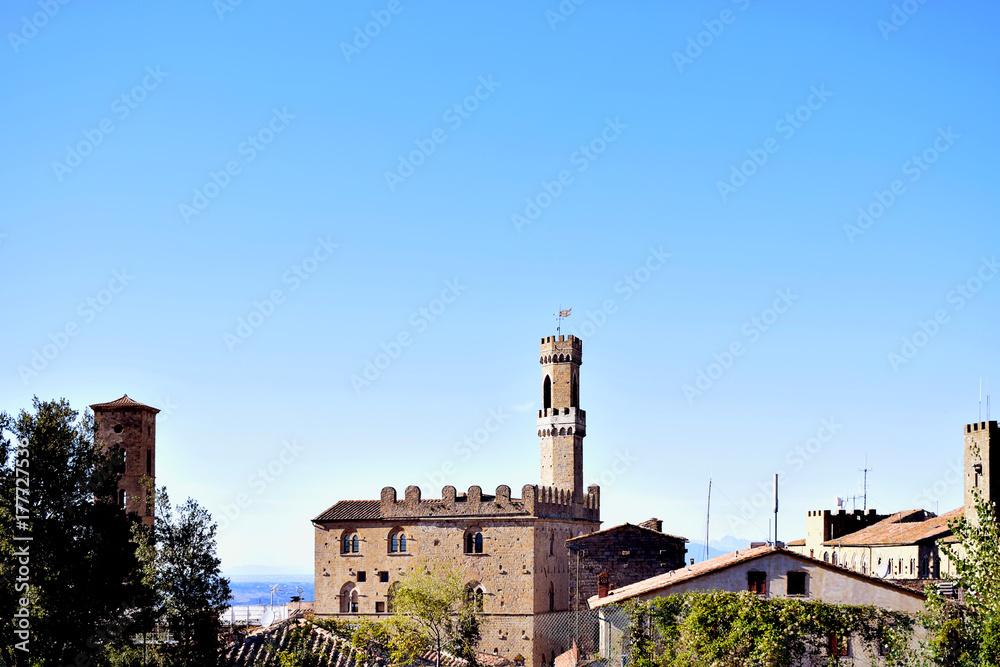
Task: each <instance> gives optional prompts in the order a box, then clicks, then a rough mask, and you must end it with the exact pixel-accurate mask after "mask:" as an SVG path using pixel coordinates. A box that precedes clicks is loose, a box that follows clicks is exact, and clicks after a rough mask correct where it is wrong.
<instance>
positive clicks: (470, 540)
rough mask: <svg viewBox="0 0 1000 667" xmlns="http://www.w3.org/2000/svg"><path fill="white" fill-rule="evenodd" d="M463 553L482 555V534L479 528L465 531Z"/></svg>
mask: <svg viewBox="0 0 1000 667" xmlns="http://www.w3.org/2000/svg"><path fill="white" fill-rule="evenodd" d="M465 553H467V554H481V553H483V532H482V531H481V530H480V529H479V528H469V529H468V530H467V531H465Z"/></svg>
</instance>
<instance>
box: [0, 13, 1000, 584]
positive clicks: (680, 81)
mask: <svg viewBox="0 0 1000 667" xmlns="http://www.w3.org/2000/svg"><path fill="white" fill-rule="evenodd" d="M230 10H231V11H230ZM570 10H572V11H570ZM998 14H1000V9H998V8H997V7H996V6H995V5H993V4H991V3H986V2H962V3H952V4H943V3H940V2H924V3H921V2H919V0H910V1H909V2H904V3H899V2H897V3H895V4H894V3H893V2H890V1H888V0H886V1H882V0H879V1H876V2H851V3H833V4H824V5H814V4H809V5H803V4H802V3H794V2H790V1H779V2H771V3H760V2H757V0H749V1H747V0H738V1H736V2H730V1H729V0H725V1H722V0H720V1H719V2H711V3H677V2H669V3H651V2H646V3H615V4H611V3H599V2H596V1H595V0H590V1H589V2H584V3H582V4H579V5H576V4H573V3H572V2H571V0H566V1H564V2H563V3H562V4H560V3H557V2H555V1H554V0H553V1H549V2H539V3H528V2H507V3H499V2H494V3H460V2H435V3H426V2H412V1H410V0H400V1H399V2H389V0H378V1H375V2H363V3H350V4H348V5H345V4H342V3H338V4H321V3H299V2H289V3H282V4H281V5H280V6H278V5H274V4H267V3H261V2H251V1H245V2H242V3H240V4H238V5H230V4H229V2H228V1H227V0H220V2H216V3H214V4H213V3H212V2H210V1H208V0H204V1H201V2H193V3H184V4H183V6H179V7H178V6H175V5H169V6H168V5H166V4H164V3H142V4H136V5H126V6H122V5H119V4H117V3H115V4H111V3H109V4H106V5H100V6H93V5H88V4H84V3H75V2H68V3H67V4H59V2H58V0H51V1H50V2H48V3H47V2H45V1H44V0H43V1H42V2H37V1H36V2H22V1H20V0H18V1H16V2H8V3H5V4H4V6H3V8H2V9H0V26H2V28H3V32H4V34H5V38H4V41H5V42H6V44H5V46H4V47H2V48H0V52H2V55H0V68H2V75H3V76H2V81H3V87H4V99H5V101H6V103H5V104H4V111H3V114H4V116H5V122H4V123H3V124H2V125H0V134H2V139H3V145H4V146H5V149H6V150H5V159H4V160H3V161H2V162H0V192H2V200H3V202H4V204H5V205H4V208H3V210H4V215H3V218H2V220H0V235H2V236H0V275H2V281H0V290H2V300H3V305H4V312H5V314H6V317H5V325H4V326H3V328H2V330H0V355H2V363H0V371H2V372H3V373H5V374H6V378H7V379H6V381H5V382H3V383H0V406H2V407H3V409H5V410H7V411H16V410H19V409H21V408H24V407H27V406H29V405H30V400H31V397H32V396H33V395H38V396H40V397H42V398H54V397H66V398H67V399H69V400H70V401H71V403H72V404H73V405H74V406H76V407H78V408H82V407H83V406H85V405H87V404H90V403H95V402H103V401H108V400H112V399H114V398H117V397H119V396H120V395H122V394H123V393H128V394H129V395H130V396H132V397H133V398H135V399H137V400H140V401H143V402H145V403H148V404H151V405H154V406H156V407H159V408H161V409H163V410H164V412H163V413H161V416H160V420H159V422H158V424H159V426H158V429H159V437H158V443H157V444H158V452H157V470H158V478H157V482H158V483H159V484H166V485H167V486H168V488H169V490H170V493H171V496H172V498H173V499H174V500H176V501H180V500H183V499H184V498H185V497H187V496H193V497H195V498H196V499H197V500H198V501H199V502H201V503H202V504H204V505H205V506H207V507H208V508H209V510H210V511H211V512H212V513H213V515H215V517H216V518H217V519H219V520H220V522H221V524H222V525H221V531H220V538H219V551H220V554H221V555H222V557H223V561H224V566H225V567H237V566H246V565H254V564H259V565H267V566H278V567H286V566H287V569H295V570H300V571H306V572H308V571H310V569H311V563H312V542H311V539H312V529H311V525H310V522H309V520H310V518H312V517H313V516H315V515H316V514H318V513H319V512H320V511H322V510H323V509H325V508H326V507H327V506H329V505H331V504H332V503H333V502H335V501H336V500H338V499H357V498H377V497H378V495H379V491H380V489H381V488H382V487H383V486H387V485H392V486H395V487H396V488H397V489H398V490H399V491H400V493H402V490H403V489H404V488H405V487H406V486H407V485H408V484H419V485H421V486H422V487H423V489H424V495H425V496H428V497H429V496H434V495H436V494H438V493H439V492H440V486H441V485H442V484H441V482H442V481H443V482H444V483H449V484H453V485H455V486H457V487H458V488H460V489H464V488H467V487H468V486H470V485H472V484H479V485H481V486H482V487H483V488H484V489H487V490H491V489H494V488H495V487H496V486H497V485H498V484H508V485H510V486H511V487H513V488H514V489H520V487H521V486H522V485H523V484H527V483H537V482H538V479H539V471H538V465H539V463H538V441H537V438H536V437H535V430H536V429H535V424H534V419H535V416H534V412H533V411H534V410H535V409H537V408H538V406H539V403H540V389H541V371H540V368H539V367H538V366H537V360H538V349H537V346H538V341H539V338H540V337H542V336H545V335H551V334H552V333H554V328H555V325H554V321H553V318H552V313H554V312H555V311H556V310H557V309H558V308H559V307H560V306H561V307H562V308H570V307H571V308H573V314H572V316H571V317H570V318H569V319H568V320H567V321H566V322H565V323H564V325H563V332H564V333H576V334H578V335H580V336H581V337H583V338H584V365H583V367H582V371H581V385H582V386H581V404H582V407H583V408H584V409H586V410H587V412H588V426H589V428H588V437H587V440H586V443H585V476H586V482H587V483H592V482H594V483H599V484H601V486H602V490H603V496H602V497H603V516H604V518H605V520H606V521H607V522H609V524H614V523H619V522H622V521H631V522H638V521H642V520H645V519H647V518H649V517H651V516H657V517H659V518H661V519H663V520H664V529H665V530H667V531H669V532H672V533H675V534H680V535H684V536H687V537H689V538H695V539H697V538H700V537H701V536H702V535H703V531H704V518H705V493H706V490H707V485H708V478H709V476H710V475H711V476H712V477H713V480H714V487H713V488H714V492H713V509H712V535H713V537H719V536H722V535H724V534H732V535H736V536H738V537H746V538H751V539H763V538H765V537H766V535H767V532H768V520H769V510H768V508H767V505H768V503H767V502H766V501H765V500H763V497H764V495H766V494H765V493H764V492H763V491H761V489H768V491H767V494H769V493H770V491H769V489H770V484H771V481H770V480H771V475H772V474H773V473H775V472H780V473H782V475H783V484H782V502H781V515H780V518H779V535H778V537H779V539H794V538H796V537H801V536H802V535H803V534H804V516H805V512H806V511H807V510H809V509H821V508H829V507H831V506H832V505H833V499H834V497H835V496H838V495H839V496H850V495H854V494H856V493H858V492H859V485H858V478H859V473H858V469H859V468H862V467H864V464H865V458H866V456H867V461H868V465H869V467H870V468H872V470H871V472H870V473H869V483H870V488H869V494H868V505H869V506H874V507H877V508H878V509H879V510H882V511H896V510H900V509H907V508H911V507H917V506H923V507H927V508H928V509H931V510H934V509H939V510H940V511H942V512H943V511H946V510H948V509H951V508H953V507H957V506H958V505H960V504H961V502H962V493H961V481H960V477H956V475H955V474H954V473H953V472H949V471H950V466H952V465H953V464H954V463H955V462H956V461H958V460H959V459H960V457H961V436H960V429H961V428H962V426H963V425H964V424H965V423H967V422H971V421H975V420H976V419H977V418H978V416H979V412H978V400H979V382H980V377H986V376H989V375H991V374H992V375H993V376H994V377H995V378H996V383H997V385H998V386H1000V371H998V368H997V367H998V363H997V362H998V357H997V349H996V345H995V342H996V331H997V329H998V326H997V325H998V321H997V315H996V313H997V305H998V298H1000V280H995V281H993V280H992V278H993V277H994V275H993V274H994V273H996V272H997V271H998V268H997V266H996V265H995V256H996V252H997V247H996V243H995V242H994V240H993V238H992V236H991V234H992V232H993V230H994V229H995V219H996V213H997V209H998V204H1000V201H998V195H997V189H996V187H995V183H996V177H997V166H996V160H997V157H996V156H997V155H998V151H997V148H998V144H1000V142H998V138H1000V137H998V132H1000V130H998V126H997V124H996V122H995V109H996V106H997V102H998V99H997V98H998V77H997V72H998V64H1000V63H998V59H1000V46H998V44H997V41H996V39H995V31H994V26H995V25H996V22H997V20H998V18H1000V16H998ZM365 31H367V32H368V35H365ZM456 106H457V108H456ZM859 210H860V213H859ZM861 213H866V214H867V217H860V216H861ZM859 217H860V220H859ZM421 309H423V312H422V311H421ZM241 322H242V323H241ZM67 331H70V332H71V333H67ZM400 337H402V340H403V341H405V342H406V345H405V346H402V345H401V346H400V347H399V348H398V350H397V349H396V348H395V347H394V346H393V344H392V343H393V341H397V340H400ZM734 351H735V354H734ZM380 354H385V355H386V356H384V357H379V355H380ZM368 363H371V364H372V368H369V370H368V377H367V379H366V378H365V375H364V372H365V369H366V364H368ZM376 363H377V364H378V365H379V366H381V367H380V368H376V367H375V364H376ZM702 374H703V375H702ZM352 378H353V379H352ZM497 416H499V419H498V418H497ZM491 417H492V418H493V421H490V419H491ZM497 421H502V422H503V423H502V425H500V427H499V428H495V429H493V432H491V433H488V432H487V431H485V429H486V425H487V424H489V425H491V427H492V425H494V424H496V423H497ZM466 438H469V439H470V441H471V442H473V444H477V447H478V448H477V449H473V448H471V447H469V446H467V445H462V446H458V445H456V443H461V442H463V441H464V440H465V439H466ZM477 438H478V440H479V443H476V439H477ZM269 466H270V468H271V472H270V473H269V472H268V467H269ZM275 471H277V472H275ZM859 502H860V501H859ZM849 507H850V505H849ZM737 508H742V509H737Z"/></svg>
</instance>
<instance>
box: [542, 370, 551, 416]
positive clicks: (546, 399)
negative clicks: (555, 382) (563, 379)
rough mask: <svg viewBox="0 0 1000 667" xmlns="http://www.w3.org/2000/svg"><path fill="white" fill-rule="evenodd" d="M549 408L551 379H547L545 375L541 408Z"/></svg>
mask: <svg viewBox="0 0 1000 667" xmlns="http://www.w3.org/2000/svg"><path fill="white" fill-rule="evenodd" d="M551 407H552V379H551V378H549V376H548V375H546V376H545V382H544V383H543V384H542V408H544V409H545V410H548V409H549V408H551ZM543 414H544V413H543Z"/></svg>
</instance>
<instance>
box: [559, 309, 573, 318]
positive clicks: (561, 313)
mask: <svg viewBox="0 0 1000 667" xmlns="http://www.w3.org/2000/svg"><path fill="white" fill-rule="evenodd" d="M572 312H573V309H572V308H567V309H566V310H560V311H559V317H569V314H570V313H572Z"/></svg>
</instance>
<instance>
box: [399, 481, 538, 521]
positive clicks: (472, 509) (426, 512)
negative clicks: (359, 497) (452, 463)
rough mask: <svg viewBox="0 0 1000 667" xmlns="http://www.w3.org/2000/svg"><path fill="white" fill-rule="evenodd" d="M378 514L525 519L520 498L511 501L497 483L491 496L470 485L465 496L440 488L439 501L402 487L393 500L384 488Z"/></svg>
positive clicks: (455, 491) (453, 489) (413, 516)
mask: <svg viewBox="0 0 1000 667" xmlns="http://www.w3.org/2000/svg"><path fill="white" fill-rule="evenodd" d="M380 509H381V513H382V517H383V518H390V517H399V518H428V517H454V516H503V515H515V516H516V515H522V516H528V515H529V514H530V512H528V511H527V510H526V508H525V503H524V501H523V500H522V499H521V498H511V496H510V487H509V486H507V485H506V484H501V485H500V486H498V487H497V488H496V493H494V494H493V495H489V494H484V493H483V489H482V488H481V487H479V486H470V487H469V490H468V491H467V492H465V493H458V491H457V490H456V489H455V487H454V486H446V487H444V488H443V489H441V497H440V498H430V499H426V500H425V499H423V498H422V497H421V494H420V488H419V487H417V486H408V487H406V495H405V496H404V498H403V499H402V500H398V499H397V497H396V489H394V488H392V487H391V486H387V487H385V488H384V489H382V497H381V508H380Z"/></svg>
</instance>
